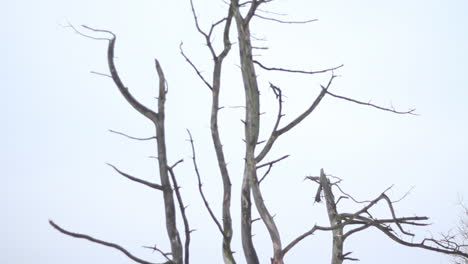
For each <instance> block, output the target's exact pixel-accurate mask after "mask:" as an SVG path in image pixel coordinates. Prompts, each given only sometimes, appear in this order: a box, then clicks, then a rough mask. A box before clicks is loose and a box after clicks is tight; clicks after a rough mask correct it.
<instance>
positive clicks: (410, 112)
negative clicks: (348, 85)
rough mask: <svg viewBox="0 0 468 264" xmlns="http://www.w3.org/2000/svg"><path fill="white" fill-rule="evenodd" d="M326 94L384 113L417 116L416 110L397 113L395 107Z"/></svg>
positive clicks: (330, 93)
mask: <svg viewBox="0 0 468 264" xmlns="http://www.w3.org/2000/svg"><path fill="white" fill-rule="evenodd" d="M326 93H327V94H329V95H331V96H333V97H335V98H339V99H343V100H345V101H349V102H353V103H356V104H360V105H366V106H370V107H374V108H377V109H379V110H382V111H387V112H392V113H395V114H400V115H405V114H410V115H417V114H416V113H415V112H414V111H416V109H410V110H408V111H397V110H395V109H394V108H393V107H392V108H387V107H381V106H378V105H375V104H371V103H370V102H368V103H366V102H362V101H358V100H355V99H352V98H349V97H345V96H341V95H337V94H334V93H332V92H330V91H326Z"/></svg>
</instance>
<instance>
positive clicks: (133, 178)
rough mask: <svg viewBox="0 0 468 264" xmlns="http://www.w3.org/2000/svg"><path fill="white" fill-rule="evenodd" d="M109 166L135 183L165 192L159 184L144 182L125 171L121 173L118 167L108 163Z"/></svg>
mask: <svg viewBox="0 0 468 264" xmlns="http://www.w3.org/2000/svg"><path fill="white" fill-rule="evenodd" d="M106 164H107V165H109V166H110V167H112V168H113V169H114V170H115V171H116V172H118V173H119V174H120V175H122V176H124V177H125V178H127V179H129V180H132V181H135V182H138V183H141V184H144V185H146V186H149V187H151V188H153V189H157V190H160V191H162V190H163V187H162V186H161V185H159V184H156V183H152V182H148V181H145V180H142V179H138V178H136V177H133V176H132V175H130V174H127V173H125V172H123V171H120V170H119V169H117V167H115V166H114V165H112V164H110V163H106Z"/></svg>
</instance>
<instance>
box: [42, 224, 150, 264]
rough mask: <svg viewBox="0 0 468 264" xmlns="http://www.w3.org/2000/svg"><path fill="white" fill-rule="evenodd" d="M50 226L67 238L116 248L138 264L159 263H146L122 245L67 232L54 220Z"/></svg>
mask: <svg viewBox="0 0 468 264" xmlns="http://www.w3.org/2000/svg"><path fill="white" fill-rule="evenodd" d="M49 224H50V225H51V226H52V227H53V228H55V229H56V230H58V231H59V232H61V233H63V234H65V235H67V236H71V237H74V238H81V239H86V240H88V241H91V242H94V243H96V244H100V245H103V246H106V247H111V248H114V249H117V250H118V251H120V252H122V253H123V254H125V256H127V257H128V258H130V259H131V260H133V261H135V262H137V263H141V264H157V263H153V262H148V261H145V260H142V259H140V258H138V257H135V256H134V255H132V254H131V253H130V252H128V250H126V249H125V248H123V247H122V246H120V245H117V244H114V243H111V242H107V241H104V240H100V239H96V238H94V237H91V236H88V235H84V234H79V233H73V232H70V231H67V230H65V229H63V228H62V227H60V226H59V225H57V224H56V223H54V222H53V221H52V220H49Z"/></svg>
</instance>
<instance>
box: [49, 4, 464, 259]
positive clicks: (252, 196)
mask: <svg viewBox="0 0 468 264" xmlns="http://www.w3.org/2000/svg"><path fill="white" fill-rule="evenodd" d="M269 2H271V0H253V1H245V2H239V1H238V0H231V1H229V2H226V7H227V8H226V14H225V15H224V17H223V18H222V19H220V20H218V21H216V22H214V23H213V24H212V25H211V27H210V28H208V29H206V30H205V29H203V27H202V26H201V25H200V23H199V21H198V18H197V14H196V11H195V6H194V3H193V2H192V1H190V6H191V10H192V14H193V19H194V24H195V28H196V30H197V31H198V32H199V33H200V35H201V37H202V38H203V39H204V41H205V44H206V46H207V48H208V50H209V52H210V54H211V59H212V61H213V69H212V72H211V74H212V76H211V77H207V76H205V75H204V74H203V72H202V71H201V70H200V69H199V68H198V67H197V65H196V64H195V63H194V62H193V61H192V60H191V59H190V58H189V57H188V56H187V55H186V54H185V53H184V50H183V46H182V44H181V46H180V52H181V55H182V56H183V57H184V58H185V60H186V61H187V63H188V65H189V66H190V67H191V68H192V69H193V70H194V72H195V74H196V75H197V76H198V77H199V78H200V80H201V81H202V82H203V83H204V85H205V86H206V87H207V88H208V89H209V90H210V91H211V95H212V104H211V117H210V118H211V119H210V120H211V122H210V131H211V137H212V143H213V147H214V151H215V153H216V159H217V167H218V169H219V176H220V178H221V180H222V184H223V197H222V198H221V199H222V208H221V217H220V218H221V220H220V219H219V216H218V215H217V213H215V210H213V208H211V207H210V204H209V201H208V199H207V198H206V196H205V195H204V193H203V188H202V187H203V186H202V180H201V177H202V176H201V173H200V171H199V169H198V164H197V159H196V149H195V144H194V141H193V138H192V135H191V134H190V132H189V133H188V134H189V142H190V145H191V148H192V161H193V168H194V171H195V174H196V176H197V179H198V183H199V184H198V190H199V193H200V195H201V197H202V200H203V204H204V206H205V208H206V210H207V211H208V212H209V215H210V217H211V220H212V221H213V223H214V224H215V225H216V227H217V229H218V230H219V233H220V238H221V244H222V255H223V259H224V263H226V264H232V263H236V258H235V257H234V254H233V250H232V246H231V242H232V236H233V232H234V230H233V225H232V216H231V212H232V208H231V199H232V190H231V177H232V175H231V174H230V171H229V170H228V167H227V165H226V164H227V163H226V158H225V153H224V150H223V144H222V140H221V136H220V132H219V128H218V113H219V110H220V109H221V107H220V103H219V100H220V91H221V88H222V86H221V83H222V78H221V77H222V66H223V63H224V61H225V58H226V57H227V56H228V55H229V54H230V51H231V47H232V46H233V43H232V42H231V39H230V36H231V35H232V34H237V45H236V46H238V48H239V59H240V69H241V75H242V82H243V88H244V95H245V104H244V105H243V106H242V107H243V108H244V109H245V118H244V120H243V126H244V136H245V138H244V142H245V156H244V161H245V162H244V172H243V175H242V186H241V197H240V199H241V208H240V216H241V217H240V218H241V219H240V222H241V230H240V234H241V239H242V248H243V253H244V260H245V262H246V263H248V264H258V263H260V258H259V256H258V254H257V250H256V247H255V244H254V243H253V240H252V228H253V226H252V223H253V222H254V221H255V219H252V205H254V206H255V209H256V211H257V212H258V214H259V216H260V219H261V221H262V222H263V224H264V225H265V227H266V230H267V232H268V235H269V237H270V239H271V247H272V252H273V254H272V256H271V263H272V264H282V263H284V262H285V261H284V258H285V256H286V255H287V253H288V252H290V251H291V250H292V249H293V248H294V247H295V246H296V245H298V244H299V243H300V242H302V241H303V239H304V238H306V237H308V236H310V235H312V234H314V233H315V232H316V231H326V232H330V233H331V235H332V237H333V245H332V248H333V249H332V256H331V263H332V264H339V263H342V262H343V261H344V260H357V258H354V257H351V255H350V253H349V252H345V251H344V246H345V242H346V241H347V238H348V237H350V236H351V235H357V234H358V233H359V232H360V231H362V230H365V229H367V228H371V227H373V228H375V229H377V230H379V231H381V232H382V233H383V234H385V235H386V236H387V237H388V238H390V239H392V240H393V241H395V242H397V243H399V244H402V245H405V246H408V247H418V248H423V249H427V250H431V251H436V252H441V253H445V254H450V255H453V256H462V257H467V256H468V254H467V253H466V252H463V251H462V250H461V249H460V247H459V245H458V244H456V243H455V242H454V241H452V240H450V239H446V238H442V239H434V238H426V239H423V240H422V241H420V242H414V241H413V240H412V239H407V238H408V237H409V238H412V237H413V236H414V235H413V234H412V233H411V232H409V231H407V230H406V229H405V227H406V226H425V225H427V223H426V222H425V221H426V220H427V219H428V218H427V217H425V216H411V217H401V216H398V215H397V212H396V211H395V208H394V206H393V204H394V202H395V201H392V200H391V199H390V197H389V196H387V194H386V191H387V190H388V189H387V190H385V191H384V192H382V193H381V195H379V196H378V197H376V198H374V199H372V200H369V201H358V200H356V199H354V198H353V197H352V196H351V195H349V194H347V193H345V192H344V191H343V190H342V189H341V187H340V182H341V180H340V179H339V178H336V177H332V176H330V175H327V174H325V172H324V170H323V169H322V170H321V171H320V174H319V175H318V176H308V177H307V179H309V180H311V181H313V182H315V183H317V184H318V188H317V192H316V197H315V201H316V202H320V201H322V199H323V200H324V202H325V204H326V212H327V214H328V218H329V222H330V223H329V225H328V226H319V225H314V226H311V228H310V229H309V230H306V231H305V232H304V233H303V234H301V235H298V236H297V238H295V239H294V240H292V241H290V242H289V243H284V241H283V240H282V239H281V236H280V231H279V227H278V225H277V223H276V221H275V219H274V217H273V216H272V214H271V213H270V211H269V209H268V207H267V205H266V204H265V202H264V198H263V194H262V188H261V182H262V181H263V180H264V179H265V177H267V176H268V174H269V173H270V171H271V169H272V167H273V165H275V164H277V163H278V162H280V161H282V160H284V159H285V158H287V157H288V155H285V156H282V157H279V158H276V159H273V160H272V161H269V162H265V161H264V160H265V158H266V157H267V156H268V155H269V153H270V151H271V150H272V149H273V147H274V146H275V143H276V142H277V139H278V138H280V137H281V136H283V135H284V134H286V133H287V132H289V131H291V130H292V129H293V128H295V127H296V126H297V125H298V124H300V123H301V122H303V121H304V120H305V119H306V118H307V117H308V116H309V115H310V114H311V113H312V112H313V111H314V110H315V109H316V108H317V107H318V106H319V104H320V103H321V102H322V99H323V98H324V97H325V96H327V95H328V96H331V97H333V98H337V99H340V100H344V101H348V102H351V103H354V104H358V105H365V106H370V107H372V108H376V109H378V110H382V111H388V112H392V113H395V114H415V113H414V111H415V110H414V109H410V110H407V111H400V110H396V109H394V108H393V107H382V106H378V105H375V104H371V103H370V102H363V101H359V100H356V99H353V98H350V97H345V96H342V95H338V94H336V93H334V92H331V88H332V85H333V81H334V80H335V78H337V77H338V76H337V75H336V74H335V72H336V71H337V70H339V68H341V67H342V66H343V65H339V66H336V67H330V68H328V69H323V70H318V71H307V70H295V69H287V68H281V67H270V66H265V65H264V64H263V63H262V62H260V61H258V60H254V51H255V50H256V48H257V47H255V46H254V45H253V44H252V39H253V37H252V35H251V23H252V21H254V19H262V20H266V21H270V22H272V23H287V24H307V23H311V22H313V21H315V20H313V19H312V20H305V21H286V20H281V19H278V18H277V17H276V16H275V14H274V13H271V12H267V11H263V12H262V13H261V15H260V14H259V11H260V9H259V8H260V7H261V6H264V5H265V6H266V4H268V3H269ZM264 14H265V15H264ZM218 28H221V30H222V36H223V37H222V39H221V41H220V45H216V47H219V46H221V49H220V50H217V48H215V45H214V40H213V32H215V30H217V29H218ZM233 28H235V30H236V32H235V33H234V32H232V31H233V30H234V29H233ZM73 29H74V30H75V31H76V32H78V33H79V34H81V35H83V36H85V37H88V38H92V39H95V40H104V41H107V42H108V49H107V60H108V61H107V62H108V67H109V72H110V74H105V75H106V76H108V77H110V78H111V79H112V80H113V82H114V83H115V85H116V87H117V88H118V90H119V92H120V93H121V94H122V96H123V97H124V98H125V99H126V101H127V102H128V103H129V104H130V105H131V106H132V107H133V108H134V109H135V110H136V111H138V112H139V113H140V114H141V115H143V116H145V117H146V118H147V119H148V120H149V121H150V122H151V123H152V124H153V125H154V127H155V133H156V136H155V137H150V138H135V137H131V136H128V135H126V134H123V133H121V132H117V131H112V132H114V133H118V134H121V135H124V136H126V137H129V138H132V139H136V140H154V139H155V140H156V146H157V160H158V164H159V177H160V183H153V182H147V181H145V180H142V179H139V178H137V177H134V176H132V175H130V174H128V173H125V172H123V171H121V170H119V169H118V168H117V167H115V166H114V165H111V164H109V166H111V167H112V168H113V169H114V170H115V171H116V172H117V173H118V174H120V175H122V176H123V177H125V178H128V179H129V180H132V181H135V182H138V183H141V184H143V185H146V186H148V187H150V188H152V189H155V190H156V191H159V192H161V193H162V196H163V203H164V208H165V211H164V214H165V221H166V231H167V235H168V238H169V241H170V246H171V250H170V251H169V252H165V251H163V250H162V249H159V248H157V247H151V248H152V249H154V250H155V251H157V252H159V253H160V254H161V256H162V257H163V258H164V261H166V262H165V263H175V264H182V263H185V264H188V263H189V261H190V236H191V232H192V230H191V229H190V227H189V221H188V220H189V218H188V216H187V214H186V207H185V205H184V202H183V199H182V194H181V192H180V188H179V187H180V186H179V185H178V182H177V177H176V173H175V167H176V166H177V165H178V164H179V163H181V162H182V160H180V161H178V162H176V163H174V164H173V165H169V164H168V158H167V152H166V139H165V133H166V131H165V125H164V124H165V102H166V93H167V85H166V79H165V76H164V73H163V70H162V67H161V65H160V63H159V61H158V60H155V70H156V73H157V75H158V77H159V96H158V107H157V110H152V109H150V108H149V107H146V106H145V105H143V104H142V103H140V102H139V101H138V100H137V99H135V97H133V96H132V94H131V93H130V91H129V89H128V88H127V86H126V85H125V84H124V83H123V81H122V79H121V78H120V76H119V72H118V70H117V68H116V65H115V63H114V49H115V45H116V39H117V37H116V35H115V34H114V33H113V32H111V31H108V30H100V29H94V28H91V27H88V26H82V28H74V27H73ZM97 34H100V35H102V34H105V36H106V37H96V36H97ZM256 70H265V71H278V72H285V73H288V74H306V75H314V74H328V75H329V79H328V81H327V83H325V84H323V85H321V86H320V89H321V90H320V93H319V94H318V96H317V97H316V98H315V99H313V100H311V102H310V105H309V106H308V107H307V108H306V109H304V110H303V112H302V113H301V114H299V115H297V116H296V117H294V118H293V119H292V120H291V121H289V122H288V123H284V122H282V121H283V119H282V118H283V116H284V113H283V99H284V98H283V92H282V89H281V88H280V87H278V86H276V85H275V84H272V83H270V88H271V90H272V91H273V93H274V94H275V96H276V100H277V103H278V113H277V115H276V121H275V123H274V124H273V129H272V131H271V133H270V135H269V137H268V138H267V139H266V140H261V139H260V138H259V137H260V123H261V119H260V114H261V113H260V100H261V96H260V93H259V83H258V80H257V74H256ZM264 169H266V171H265V172H264V173H263V175H262V176H261V177H259V175H258V174H259V171H260V170H264ZM336 191H338V192H339V194H340V196H339V198H338V199H335V193H336ZM342 199H349V200H352V201H354V202H355V203H357V204H360V205H362V206H361V207H360V209H358V210H356V211H354V212H346V213H343V212H340V211H339V208H338V206H337V205H338V203H339V202H340V200H342ZM252 200H253V202H252ZM380 202H382V203H385V204H386V205H387V208H388V211H389V212H390V214H391V217H390V218H380V217H378V216H374V215H373V213H372V209H373V207H374V206H375V205H376V204H377V203H380ZM177 210H178V211H179V213H180V216H181V221H182V225H180V224H178V222H177ZM50 224H51V225H52V226H53V227H54V228H55V229H57V230H58V231H60V232H62V233H64V234H66V235H69V236H72V237H76V238H82V239H86V240H89V241H91V242H94V243H98V244H101V245H104V246H108V247H112V248H115V249H117V250H119V251H121V252H122V253H124V254H125V255H126V256H127V257H129V258H130V259H131V260H133V261H135V262H137V263H145V264H147V263H151V262H149V261H145V260H142V259H140V258H138V257H136V256H134V255H133V254H132V253H130V252H129V251H128V250H126V249H125V248H123V247H122V246H120V245H117V244H115V243H111V242H107V241H104V240H100V239H96V238H93V237H91V236H89V235H84V234H79V233H74V232H70V231H68V230H66V229H64V228H63V227H61V226H59V225H57V224H56V223H54V222H53V221H50ZM180 228H183V234H184V239H183V241H182V239H181V235H180V232H179V229H180ZM238 258H240V257H239V256H238ZM237 261H238V260H237Z"/></svg>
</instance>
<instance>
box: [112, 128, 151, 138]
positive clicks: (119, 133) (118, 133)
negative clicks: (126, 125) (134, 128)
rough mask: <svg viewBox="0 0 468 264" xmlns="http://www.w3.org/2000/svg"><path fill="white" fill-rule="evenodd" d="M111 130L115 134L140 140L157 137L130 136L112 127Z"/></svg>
mask: <svg viewBox="0 0 468 264" xmlns="http://www.w3.org/2000/svg"><path fill="white" fill-rule="evenodd" d="M109 132H111V133H114V134H117V135H121V136H124V137H126V138H129V139H134V140H140V141H145V140H152V139H157V138H156V137H155V136H152V137H147V138H138V137H132V136H129V135H127V134H125V133H122V132H119V131H115V130H112V129H109Z"/></svg>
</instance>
